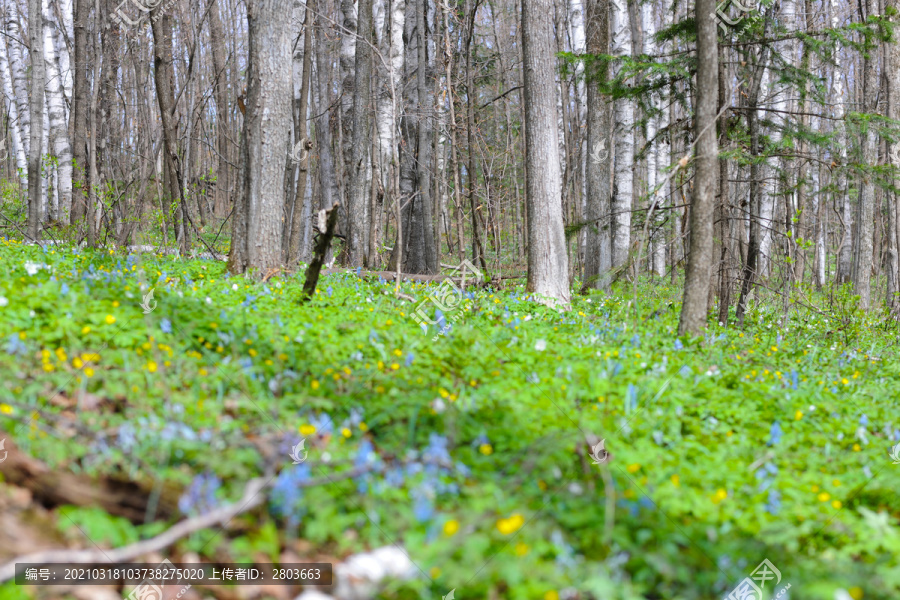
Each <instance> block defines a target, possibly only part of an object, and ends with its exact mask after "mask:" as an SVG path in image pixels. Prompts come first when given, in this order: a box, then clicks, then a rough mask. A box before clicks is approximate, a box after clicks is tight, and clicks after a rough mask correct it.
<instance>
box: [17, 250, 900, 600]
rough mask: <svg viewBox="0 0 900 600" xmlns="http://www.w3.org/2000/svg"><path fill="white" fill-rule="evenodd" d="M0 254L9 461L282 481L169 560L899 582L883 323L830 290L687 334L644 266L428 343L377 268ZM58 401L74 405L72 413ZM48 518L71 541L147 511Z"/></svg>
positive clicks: (655, 588) (557, 590)
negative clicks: (398, 562)
mask: <svg viewBox="0 0 900 600" xmlns="http://www.w3.org/2000/svg"><path fill="white" fill-rule="evenodd" d="M26 263H34V264H29V265H26ZM0 264H3V265H4V266H5V268H4V269H3V270H2V274H0V305H2V306H0V402H2V403H0V417H2V418H3V420H2V428H3V431H4V432H5V434H6V435H8V436H9V437H10V438H11V439H13V440H14V441H15V443H16V444H17V446H18V447H19V448H21V449H22V450H23V451H24V452H26V453H28V454H30V455H31V456H34V457H36V458H38V459H40V460H42V461H44V462H46V463H47V464H49V465H50V466H51V467H52V468H55V469H67V470H70V471H73V472H76V473H87V474H90V475H96V476H102V475H125V476H127V477H128V478H131V479H133V480H136V481H149V482H161V481H165V482H167V484H170V485H174V486H177V487H178V488H179V489H181V490H182V493H181V498H180V503H179V504H180V510H181V511H182V512H183V513H184V514H185V515H193V514H198V513H199V512H202V511H204V510H207V509H208V508H210V507H212V506H215V505H219V504H222V503H225V502H230V501H234V500H236V499H237V498H238V497H239V496H240V494H241V491H242V490H243V487H244V485H245V484H246V482H247V481H248V480H249V479H251V478H253V477H259V476H264V475H265V474H266V473H267V472H270V473H271V476H272V477H275V479H274V481H273V488H272V490H271V492H270V494H269V498H268V501H267V503H266V504H265V505H264V506H263V507H261V508H258V509H255V510H253V511H251V512H249V513H248V514H247V515H245V516H244V517H241V518H240V519H239V521H240V523H241V526H240V527H238V528H237V529H238V530H237V531H236V532H230V533H229V534H227V535H221V534H219V535H217V532H216V531H204V532H202V533H200V534H195V535H194V536H192V537H190V538H187V539H185V540H184V541H182V542H180V543H179V544H178V545H177V546H176V547H175V548H173V549H171V550H170V554H169V555H170V556H173V557H177V556H181V555H182V554H184V553H185V552H189V551H193V552H198V553H200V554H201V555H202V556H204V557H209V558H212V557H216V558H217V559H218V560H225V559H226V558H227V559H230V560H233V561H235V562H238V561H242V560H247V561H249V560H257V561H260V560H265V561H269V560H277V559H278V557H279V556H280V555H281V553H282V552H283V550H284V549H285V548H290V547H296V545H297V544H298V543H299V542H300V541H303V542H304V543H307V544H309V545H311V546H308V547H310V548H313V549H314V551H313V552H312V554H310V555H309V558H310V559H311V558H312V557H313V555H315V556H319V557H321V556H330V557H335V558H339V557H343V556H345V555H347V554H349V553H351V552H358V551H361V550H364V549H367V548H372V547H376V546H381V545H385V544H390V543H398V544H401V545H402V546H403V547H404V548H405V549H406V551H407V552H408V554H409V556H410V558H411V559H412V560H413V562H414V563H415V565H416V566H417V568H418V569H417V570H418V571H419V573H418V575H419V576H418V577H417V578H415V579H413V580H411V581H407V582H404V583H401V582H397V583H394V584H391V585H390V586H388V587H387V588H386V589H385V590H383V592H382V594H383V596H384V597H386V598H426V597H428V598H434V597H440V596H441V595H444V594H446V593H447V592H448V591H449V590H450V589H455V590H456V594H455V595H456V597H457V598H463V599H465V598H476V597H485V596H487V595H491V597H503V598H515V599H523V600H524V599H532V598H544V599H545V600H557V599H558V598H566V597H574V596H572V594H573V593H575V591H577V592H578V593H579V594H580V596H579V597H581V598H587V597H594V598H603V599H607V600H637V599H646V600H651V599H660V600H662V599H664V600H676V599H678V600H680V599H704V600H705V599H713V598H722V597H724V596H725V595H726V594H727V593H728V592H729V591H730V590H732V589H733V588H734V587H735V586H736V585H737V584H738V583H739V582H740V581H741V580H742V579H743V578H744V577H747V576H748V575H750V572H751V571H753V569H754V568H755V567H756V565H758V564H759V563H761V562H762V560H763V559H768V560H769V561H770V562H771V563H772V564H773V565H775V566H776V567H777V568H778V569H779V570H780V573H781V576H782V580H781V582H780V583H779V585H778V586H777V587H775V588H774V589H771V588H770V586H771V585H772V584H773V583H774V582H771V581H770V582H769V583H768V584H767V586H766V590H765V591H766V593H768V592H770V591H771V592H772V593H773V594H774V592H775V591H776V590H778V589H780V588H781V587H783V586H785V585H786V584H788V583H790V585H791V588H790V597H791V599H792V600H806V599H813V600H818V599H822V600H832V599H833V598H834V597H835V591H836V590H838V589H843V590H845V591H847V592H848V593H849V594H850V596H851V597H852V598H854V599H856V600H859V599H861V598H866V599H872V600H878V599H885V600H887V599H888V598H897V597H898V595H900V565H898V558H897V557H898V556H900V535H898V529H897V517H898V516H900V498H898V495H897V490H898V489H900V465H895V464H892V461H891V459H890V458H889V455H888V451H889V450H890V447H891V446H892V445H893V444H896V443H897V442H900V419H898V411H897V397H898V394H900V361H898V358H897V352H896V345H895V342H896V339H897V327H896V325H895V324H893V323H892V322H890V321H888V320H885V319H883V318H882V317H881V316H880V315H878V314H875V313H873V314H872V315H871V316H865V315H862V314H860V313H858V312H854V310H853V308H852V306H853V299H852V297H850V296H849V294H848V293H847V292H846V291H845V290H844V291H840V292H839V293H838V294H837V296H836V297H837V299H838V300H837V301H835V302H833V303H832V304H829V298H828V297H826V296H817V295H815V294H813V293H811V292H807V291H804V290H798V291H797V293H796V294H797V296H796V297H797V298H800V297H801V292H802V297H803V298H804V301H803V303H796V304H792V305H791V308H790V311H789V312H788V314H786V315H785V314H784V313H782V312H781V311H780V310H776V308H774V307H770V306H767V305H765V304H760V305H757V306H755V307H753V308H752V309H751V310H750V312H749V313H748V316H747V322H746V325H745V327H744V328H743V329H737V328H734V327H731V328H726V327H723V326H719V325H716V324H711V325H710V327H709V329H708V332H707V334H706V335H705V336H704V337H703V338H702V339H686V338H681V339H679V338H678V337H677V336H676V334H675V330H676V329H677V319H678V310H679V305H678V303H679V300H680V289H679V288H678V287H675V286H672V285H666V284H665V283H660V282H658V281H655V282H647V281H644V282H641V284H640V287H639V294H638V299H639V304H638V306H637V307H635V306H634V298H633V296H632V289H631V286H630V285H628V286H625V287H623V288H622V289H621V290H618V291H616V292H615V293H614V294H612V295H609V296H607V295H604V294H601V293H594V294H591V295H589V296H576V297H575V298H574V300H573V305H572V310H571V311H569V312H565V313H557V312H555V311H553V310H551V309H548V308H546V307H544V306H542V305H540V304H538V303H535V302H533V301H531V300H530V299H529V296H528V295H527V294H526V293H525V291H524V288H523V287H517V288H510V289H507V290H505V291H492V290H487V289H485V290H478V291H474V292H471V293H467V294H466V298H465V300H464V302H463V304H464V306H465V309H464V312H462V313H460V315H459V318H458V320H456V322H455V323H454V324H453V327H452V330H451V331H450V332H449V333H448V334H447V335H444V336H437V339H434V340H433V337H434V336H435V333H436V329H437V328H436V327H435V326H432V327H431V328H430V330H429V331H428V332H427V333H425V332H423V331H422V329H421V328H420V327H419V326H418V325H417V324H416V323H415V322H414V321H413V320H412V319H411V318H410V316H409V315H410V312H411V310H412V308H413V305H412V304H411V303H409V302H407V301H404V300H402V299H398V298H395V297H394V295H393V285H392V284H388V283H385V282H378V281H369V280H365V279H362V278H360V277H358V276H357V275H356V274H354V273H348V274H343V275H331V276H325V277H323V278H322V279H321V280H320V282H319V289H318V292H317V294H316V296H315V298H314V299H313V301H312V302H310V303H307V304H300V302H299V299H300V293H301V288H302V283H303V280H302V274H301V275H299V276H286V277H285V276H280V277H275V278H272V279H270V280H268V281H267V282H256V281H254V280H251V279H247V278H244V277H230V276H229V275H228V274H227V273H226V272H225V270H224V265H223V264H222V263H217V262H210V261H185V260H181V259H177V258H173V257H154V256H148V255H144V256H142V257H137V256H124V255H116V254H110V253H108V251H107V252H101V251H97V252H91V251H87V250H80V251H79V250H75V249H66V248H60V249H47V250H43V249H41V248H39V247H34V246H22V245H20V244H18V243H16V242H13V241H2V242H0ZM36 265H41V268H39V269H36ZM43 265H46V267H44V266H43ZM26 267H27V268H26ZM28 269H30V272H29V270H28ZM400 287H401V292H402V293H403V294H405V295H408V296H412V297H415V298H419V299H422V298H425V297H426V296H427V295H428V294H429V293H431V292H434V291H435V289H436V286H434V285H429V286H423V285H421V284H412V283H404V284H402V285H401V286H400ZM150 288H153V291H154V296H153V299H152V301H150V302H149V304H148V303H145V304H146V305H148V306H152V302H156V303H157V304H156V306H155V308H154V309H153V310H152V311H151V312H149V313H148V314H144V312H143V310H142V308H141V303H142V302H144V297H145V295H146V294H147V293H148V291H149V290H150ZM848 315H849V316H848ZM448 321H449V319H448ZM79 393H86V394H87V396H86V397H87V398H88V399H89V400H90V402H91V404H92V408H91V409H88V410H84V409H83V410H78V411H73V410H71V406H67V402H66V400H67V399H69V398H75V397H77V396H78V394H79ZM60 419H68V421H74V422H75V423H76V424H77V427H61V426H60V425H59V423H60ZM589 436H596V439H605V441H606V449H607V450H608V451H609V452H610V459H609V461H608V463H607V464H605V465H600V466H597V465H594V464H592V461H591V459H590V456H589V455H588V453H589V450H590V448H589V447H588V444H587V442H586V437H589ZM301 439H305V440H306V443H305V448H306V449H307V450H308V452H309V454H308V460H307V462H305V463H303V464H302V465H297V466H295V465H292V464H291V460H290V458H289V457H288V453H289V452H290V450H291V448H292V446H294V445H295V444H297V443H298V442H299V441H300V440H301ZM592 439H593V438H592ZM353 468H358V469H359V470H366V472H365V473H364V474H363V475H361V476H359V477H356V478H350V477H347V476H346V473H347V472H348V471H350V470H351V469H353ZM605 477H607V479H606V481H604V479H605ZM318 478H324V480H325V481H326V483H324V484H322V485H317V486H313V487H303V486H304V485H305V484H306V483H307V482H309V481H313V480H316V479H318ZM608 495H614V510H613V511H611V512H607V496H608ZM58 512H61V513H63V512H64V513H65V515H66V517H67V518H58V519H57V521H56V522H57V524H58V527H59V529H60V531H61V533H63V534H64V535H68V536H72V537H71V539H78V540H79V542H78V543H79V544H80V545H82V546H83V547H87V546H90V545H91V544H92V542H96V543H98V544H99V545H101V546H105V547H110V546H119V545H123V544H126V543H130V542H133V541H135V540H138V539H140V538H142V537H147V536H150V535H152V534H155V533H158V532H159V531H161V530H163V529H164V528H165V527H166V525H167V523H166V522H160V521H155V522H150V523H146V524H138V525H135V524H132V523H130V522H128V521H126V520H124V519H121V518H116V517H111V516H109V515H106V514H105V513H103V511H99V510H98V509H95V508H84V507H81V508H79V507H67V508H65V509H58ZM60 516H62V514H61V515H60ZM610 521H611V522H610ZM608 522H609V523H610V525H612V529H611V531H610V532H609V533H610V534H611V536H610V537H609V538H607V534H606V533H605V527H607V523H608ZM170 523H171V521H170V522H169V524H170ZM76 524H77V525H78V526H79V527H80V528H81V529H82V530H83V532H84V533H81V532H79V531H78V529H77V528H75V525H76ZM85 536H87V537H85ZM10 556H11V555H10ZM173 560H174V559H173ZM13 587H14V586H12V585H11V584H6V586H4V587H0V596H3V594H4V593H7V592H8V593H9V594H12V593H14V592H13V591H12V590H13ZM26 589H27V588H26ZM15 593H22V590H21V589H19V590H17V591H16V592H15ZM3 597H6V596H3ZM10 597H12V596H10ZM24 597H28V596H27V595H26V596H24Z"/></svg>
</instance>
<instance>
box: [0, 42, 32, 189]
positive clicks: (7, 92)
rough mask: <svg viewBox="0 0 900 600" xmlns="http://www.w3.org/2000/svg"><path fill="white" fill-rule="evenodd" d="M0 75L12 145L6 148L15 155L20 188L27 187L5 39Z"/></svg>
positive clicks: (1, 47)
mask: <svg viewBox="0 0 900 600" xmlns="http://www.w3.org/2000/svg"><path fill="white" fill-rule="evenodd" d="M0 71H2V72H0V77H2V79H3V95H4V96H5V97H6V100H7V103H6V106H7V108H8V111H9V113H8V120H7V122H8V123H9V130H10V132H11V133H12V142H13V144H12V145H13V147H12V148H8V150H9V152H10V153H11V154H14V155H15V167H16V170H18V171H19V173H20V175H19V181H20V183H21V185H22V189H27V188H28V177H27V172H28V160H27V158H26V157H25V141H24V139H25V132H24V130H23V128H22V120H21V119H20V118H19V108H18V106H17V104H16V101H15V93H14V92H13V85H12V73H11V71H10V64H9V55H8V53H7V49H6V40H0Z"/></svg>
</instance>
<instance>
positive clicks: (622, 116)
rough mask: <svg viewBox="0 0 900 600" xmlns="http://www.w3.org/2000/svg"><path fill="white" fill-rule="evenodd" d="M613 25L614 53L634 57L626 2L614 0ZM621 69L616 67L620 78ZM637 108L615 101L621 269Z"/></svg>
mask: <svg viewBox="0 0 900 600" xmlns="http://www.w3.org/2000/svg"><path fill="white" fill-rule="evenodd" d="M609 4H610V22H611V23H610V26H611V28H612V49H611V54H612V55H613V56H616V57H621V56H629V55H631V27H630V26H629V21H628V3H627V2H626V0H610V3H609ZM620 70H621V67H620V66H618V65H616V66H614V67H613V77H614V78H615V77H617V76H618V74H619V71H620ZM633 127H634V106H633V104H632V103H631V101H630V100H627V99H625V98H620V99H618V100H616V101H615V130H614V131H615V155H616V157H615V163H614V164H615V166H614V185H613V202H612V212H613V218H612V225H613V227H612V229H613V233H612V266H613V268H615V267H619V266H621V265H623V264H625V262H626V261H627V260H628V250H629V246H630V244H631V200H632V195H633V193H634V192H633V189H634V171H633V170H632V166H633V163H634V131H633Z"/></svg>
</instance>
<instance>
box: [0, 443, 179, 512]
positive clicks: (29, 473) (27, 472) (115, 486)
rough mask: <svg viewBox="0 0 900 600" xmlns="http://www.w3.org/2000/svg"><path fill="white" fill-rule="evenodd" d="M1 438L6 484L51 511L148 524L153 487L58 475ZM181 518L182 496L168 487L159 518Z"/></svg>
mask: <svg viewBox="0 0 900 600" xmlns="http://www.w3.org/2000/svg"><path fill="white" fill-rule="evenodd" d="M0 437H2V438H4V449H3V450H4V451H5V452H7V453H8V454H7V455H6V460H4V461H3V462H0V474H2V475H3V481H4V482H6V483H10V484H12V485H16V486H19V487H22V488H25V489H27V490H28V491H30V492H31V494H32V495H33V496H34V499H35V500H37V501H38V502H40V503H41V504H43V505H44V506H46V507H47V508H53V507H55V506H61V505H64V504H73V505H76V506H97V507H100V508H102V509H103V510H105V511H106V512H107V513H109V514H111V515H116V516H120V517H125V518H126V519H128V520H129V521H131V522H132V523H136V524H140V523H144V521H145V520H146V518H147V506H148V505H149V504H150V497H151V495H152V493H153V486H152V484H144V485H142V484H139V483H136V482H134V481H127V480H118V479H114V478H109V477H104V478H93V477H88V476H86V475H79V474H75V473H69V472H67V471H54V470H52V469H50V467H48V466H47V465H46V464H44V463H43V462H41V461H39V460H37V459H36V458H33V457H31V456H28V455H27V454H24V453H23V452H22V451H20V450H19V449H18V448H17V447H16V445H15V443H14V442H13V441H12V440H11V438H10V437H9V436H8V435H7V434H6V432H4V431H2V430H0ZM0 454H2V453H0ZM177 514H178V492H177V491H175V490H174V489H173V488H172V486H164V489H163V493H162V494H160V497H159V501H158V504H157V505H156V513H155V516H157V517H159V518H163V519H167V518H170V517H172V516H173V515H177Z"/></svg>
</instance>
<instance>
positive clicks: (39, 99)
mask: <svg viewBox="0 0 900 600" xmlns="http://www.w3.org/2000/svg"><path fill="white" fill-rule="evenodd" d="M28 44H29V46H31V52H30V55H31V65H30V66H31V85H30V89H29V100H30V105H29V112H30V113H31V115H30V117H31V131H30V133H31V141H30V143H29V146H28V231H27V233H28V237H29V239H31V240H32V241H35V242H36V241H38V240H39V239H40V236H41V221H42V215H41V208H42V205H43V194H42V192H43V189H42V186H41V182H42V178H41V157H42V154H43V145H42V142H43V133H44V132H43V127H42V125H43V123H44V85H45V80H44V52H43V49H44V36H43V18H42V14H41V0H28Z"/></svg>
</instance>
